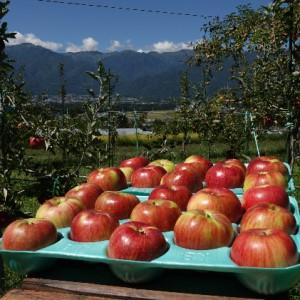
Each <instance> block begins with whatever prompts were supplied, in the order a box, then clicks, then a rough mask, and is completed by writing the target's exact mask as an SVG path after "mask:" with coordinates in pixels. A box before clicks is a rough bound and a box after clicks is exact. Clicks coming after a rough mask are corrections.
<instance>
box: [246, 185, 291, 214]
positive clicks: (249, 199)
mask: <svg viewBox="0 0 300 300" xmlns="http://www.w3.org/2000/svg"><path fill="white" fill-rule="evenodd" d="M262 202H269V203H274V204H277V205H279V206H282V207H286V208H288V207H289V196H288V194H287V192H286V191H285V189H284V188H283V187H281V186H276V185H261V186H254V187H252V188H250V189H248V190H247V191H246V192H245V193H244V195H243V207H244V208H245V209H248V208H250V207H252V206H254V205H256V204H259V203H262Z"/></svg>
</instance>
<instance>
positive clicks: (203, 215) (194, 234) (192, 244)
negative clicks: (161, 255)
mask: <svg viewBox="0 0 300 300" xmlns="http://www.w3.org/2000/svg"><path fill="white" fill-rule="evenodd" d="M233 236H234V231H233V228H232V225H231V223H230V221H229V219H228V218H227V217H226V216H225V215H223V214H221V213H219V212H215V211H209V210H190V211H187V212H183V213H182V215H181V216H180V217H179V218H178V220H177V222H176V224H175V227H174V242H175V244H176V245H178V246H180V247H183V248H187V249H197V250H206V249H213V248H218V247H224V246H228V245H229V244H230V243H231V241H232V239H233Z"/></svg>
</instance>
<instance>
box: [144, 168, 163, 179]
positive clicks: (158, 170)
mask: <svg viewBox="0 0 300 300" xmlns="http://www.w3.org/2000/svg"><path fill="white" fill-rule="evenodd" d="M145 169H151V170H154V171H155V172H156V173H157V174H158V175H159V176H161V177H162V176H164V175H165V174H166V173H167V171H166V170H165V169H164V168H163V167H161V166H156V165H147V166H146V167H145Z"/></svg>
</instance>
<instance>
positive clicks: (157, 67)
mask: <svg viewBox="0 0 300 300" xmlns="http://www.w3.org/2000/svg"><path fill="white" fill-rule="evenodd" d="M6 52H7V54H8V56H9V58H10V59H13V60H14V61H15V63H14V66H15V68H16V70H21V69H22V68H23V69H24V72H23V73H24V77H25V82H26V87H27V89H28V90H29V91H30V92H31V93H32V94H41V93H44V92H45V93H48V94H50V95H55V94H57V93H58V91H59V86H60V84H59V75H58V74H59V72H58V65H59V64H60V63H62V64H64V66H65V79H66V89H67V92H68V93H72V94H77V95H84V94H87V89H89V88H95V87H96V86H95V85H94V82H93V80H91V79H90V77H89V76H88V75H86V71H95V70H96V68H97V62H98V61H99V60H101V61H102V62H103V63H104V65H105V67H106V68H109V69H110V70H111V72H112V73H113V74H114V75H117V76H118V83H117V85H116V92H118V93H120V95H122V96H128V97H139V98H141V97H142V98H144V99H148V100H161V99H166V98H170V97H177V96H178V95H179V79H180V74H181V72H182V71H184V70H186V69H187V68H188V66H187V64H186V62H187V60H188V59H189V58H190V57H191V56H192V55H193V51H192V50H181V51H178V52H169V53H157V52H149V53H139V52H136V51H131V50H125V51H121V52H110V53H101V52H97V51H95V52H78V53H57V52H53V51H51V50H48V49H45V48H42V47H40V46H34V45H32V44H21V45H15V46H9V47H7V48H6ZM227 70H228V68H227V69H226V68H225V70H223V71H222V72H220V73H218V74H217V76H216V78H215V80H214V82H213V84H212V86H211V91H214V90H216V89H217V88H220V87H224V86H225V85H227V78H228V71H227ZM190 72H191V73H190V74H191V75H190V76H191V79H192V81H194V82H197V81H199V79H200V76H201V75H200V74H201V72H200V69H199V68H197V67H193V68H191V70H190Z"/></svg>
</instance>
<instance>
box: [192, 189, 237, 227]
mask: <svg viewBox="0 0 300 300" xmlns="http://www.w3.org/2000/svg"><path fill="white" fill-rule="evenodd" d="M194 209H199V210H205V209H207V210H214V211H218V212H220V213H222V214H224V215H225V216H227V218H228V219H229V220H230V222H232V223H237V222H238V221H239V220H240V218H241V216H242V213H243V209H242V205H241V202H240V200H239V199H238V197H237V196H236V195H235V194H234V193H233V192H232V191H230V190H228V189H226V188H205V189H203V190H200V191H199V192H197V193H196V194H194V195H193V196H192V197H191V198H190V200H189V203H188V205H187V210H194Z"/></svg>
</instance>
